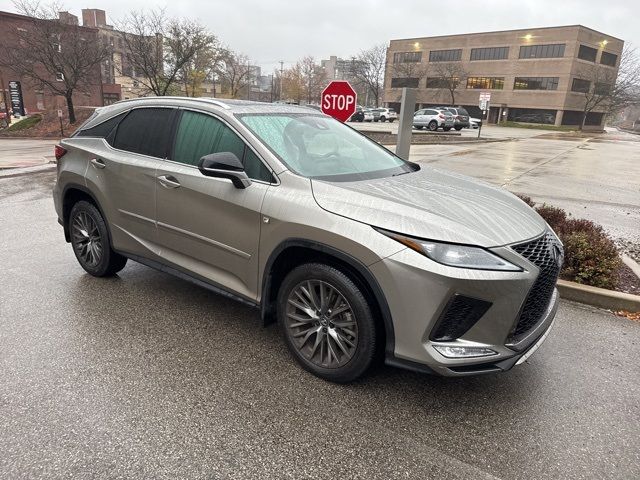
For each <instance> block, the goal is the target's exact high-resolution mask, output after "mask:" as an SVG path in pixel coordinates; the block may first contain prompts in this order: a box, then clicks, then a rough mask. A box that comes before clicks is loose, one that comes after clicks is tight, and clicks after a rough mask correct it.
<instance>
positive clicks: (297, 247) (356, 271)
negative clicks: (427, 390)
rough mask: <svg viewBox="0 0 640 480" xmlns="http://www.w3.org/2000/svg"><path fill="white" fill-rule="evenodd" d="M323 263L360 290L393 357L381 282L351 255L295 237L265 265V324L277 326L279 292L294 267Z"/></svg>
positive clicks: (262, 304)
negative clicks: (346, 276) (351, 281)
mask: <svg viewBox="0 0 640 480" xmlns="http://www.w3.org/2000/svg"><path fill="white" fill-rule="evenodd" d="M311 262H322V263H326V264H328V265H331V266H334V267H336V268H339V269H340V270H342V271H343V272H344V273H345V274H346V275H348V276H349V277H350V278H351V279H352V280H353V281H354V282H355V283H356V285H357V286H358V288H360V289H361V290H362V291H363V293H364V294H365V296H366V297H367V299H368V300H369V301H370V302H371V305H372V307H373V309H374V315H375V317H376V321H377V323H378V324H379V327H382V328H381V331H382V334H383V341H382V342H380V345H379V346H380V347H382V346H383V345H384V350H385V354H386V356H387V357H389V356H390V355H391V356H393V353H394V346H395V335H394V329H393V321H392V317H391V311H390V309H389V304H388V303H387V300H386V297H385V295H384V292H383V291H382V288H381V287H380V285H379V283H378V281H377V280H376V278H375V277H374V276H373V274H372V273H371V271H370V270H369V269H368V268H367V266H366V265H365V264H363V263H362V262H360V261H359V260H358V259H356V258H354V257H353V256H352V255H349V254H348V253H345V252H343V251H341V250H338V249H336V248H334V247H331V246H329V245H326V244H323V243H319V242H314V241H310V240H305V239H298V238H292V239H287V240H284V241H283V242H281V243H280V244H279V245H278V246H277V247H276V248H275V249H274V250H273V251H272V252H271V255H270V256H269V258H268V259H267V262H266V264H265V268H264V273H263V275H262V295H261V302H260V314H261V318H262V321H263V324H264V325H268V324H271V323H274V322H275V321H276V319H275V306H276V299H277V294H278V289H279V287H280V285H281V284H282V281H283V280H284V278H285V276H286V275H287V273H288V272H290V271H291V270H292V269H293V268H295V267H297V266H298V265H302V264H304V263H311Z"/></svg>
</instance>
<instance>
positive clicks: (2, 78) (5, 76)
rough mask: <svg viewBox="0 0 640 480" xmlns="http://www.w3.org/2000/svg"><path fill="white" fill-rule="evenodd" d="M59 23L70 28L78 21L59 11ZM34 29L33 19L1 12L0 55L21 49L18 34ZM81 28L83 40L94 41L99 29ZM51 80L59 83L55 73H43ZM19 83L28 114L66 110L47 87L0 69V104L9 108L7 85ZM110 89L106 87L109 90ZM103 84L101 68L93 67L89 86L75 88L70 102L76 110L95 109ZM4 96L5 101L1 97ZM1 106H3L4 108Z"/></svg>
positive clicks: (63, 101) (61, 101)
mask: <svg viewBox="0 0 640 480" xmlns="http://www.w3.org/2000/svg"><path fill="white" fill-rule="evenodd" d="M60 20H61V21H63V22H64V23H67V24H69V25H75V26H77V25H78V18H77V17H76V16H75V15H72V14H70V13H68V12H60ZM33 28H34V20H33V19H32V18H31V17H27V16H24V15H18V14H15V13H8V12H1V11H0V32H2V33H1V34H2V48H0V55H4V54H5V53H3V50H4V49H5V48H7V49H20V48H21V45H20V41H19V38H18V36H17V32H22V33H28V32H29V30H30V29H33ZM78 28H81V29H82V35H83V37H85V38H87V39H88V41H97V35H98V30H97V29H95V28H85V27H78ZM46 75H48V76H49V77H50V79H51V80H52V81H59V80H58V79H57V77H56V75H55V74H53V73H52V74H46ZM10 81H20V83H21V86H22V97H23V103H24V106H25V109H26V111H27V113H33V112H38V111H44V110H55V109H58V108H60V109H65V108H66V102H65V99H64V97H63V96H60V95H56V94H55V93H54V92H52V91H51V89H50V88H48V87H47V86H46V85H42V84H37V83H34V82H33V81H31V80H29V79H27V78H19V77H18V76H17V75H16V74H15V72H13V71H12V70H11V69H10V68H3V67H1V66H0V90H2V92H0V93H2V94H4V95H0V103H5V102H4V100H6V104H8V105H9V107H10V101H9V94H8V88H9V82H10ZM108 88H109V87H107V89H108ZM103 90H104V88H103V85H102V80H101V75H100V69H99V67H98V66H96V68H95V71H93V72H92V74H91V75H90V78H89V79H88V85H87V86H86V87H85V88H82V89H78V90H77V91H76V92H75V93H74V95H73V102H74V105H75V106H76V107H82V106H91V107H96V106H100V105H102V104H103V102H102V96H103ZM3 97H4V98H3ZM3 106H4V105H3Z"/></svg>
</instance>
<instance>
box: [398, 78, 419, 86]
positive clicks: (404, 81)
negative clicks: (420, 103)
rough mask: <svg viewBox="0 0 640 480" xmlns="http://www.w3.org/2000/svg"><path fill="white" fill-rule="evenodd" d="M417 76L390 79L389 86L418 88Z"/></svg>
mask: <svg viewBox="0 0 640 480" xmlns="http://www.w3.org/2000/svg"><path fill="white" fill-rule="evenodd" d="M419 83H420V79H419V78H415V77H399V78H392V79H391V88H404V87H407V88H418V84H419Z"/></svg>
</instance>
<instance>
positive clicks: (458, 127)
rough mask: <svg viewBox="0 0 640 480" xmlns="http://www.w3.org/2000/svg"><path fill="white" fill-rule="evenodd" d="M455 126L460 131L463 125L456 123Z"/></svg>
mask: <svg viewBox="0 0 640 480" xmlns="http://www.w3.org/2000/svg"><path fill="white" fill-rule="evenodd" d="M454 128H455V129H456V131H457V132H459V131H460V130H462V125H456V126H455V127H454Z"/></svg>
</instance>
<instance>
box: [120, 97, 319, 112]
mask: <svg viewBox="0 0 640 480" xmlns="http://www.w3.org/2000/svg"><path fill="white" fill-rule="evenodd" d="M131 104H133V105H134V106H141V105H167V106H185V105H189V104H191V105H192V106H197V105H198V104H200V105H206V106H209V107H214V108H219V109H220V110H223V111H227V112H229V113H233V114H235V113H265V112H273V113H305V112H307V113H308V112H313V113H318V111H317V110H314V109H312V108H309V107H305V106H299V105H289V104H283V103H266V102H255V101H250V100H234V99H226V98H209V97H196V98H194V97H140V98H132V99H129V100H122V101H120V102H116V103H114V104H113V106H114V107H115V106H125V105H126V106H129V105H131Z"/></svg>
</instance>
